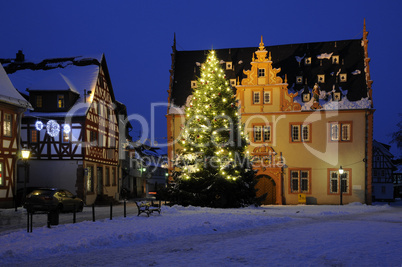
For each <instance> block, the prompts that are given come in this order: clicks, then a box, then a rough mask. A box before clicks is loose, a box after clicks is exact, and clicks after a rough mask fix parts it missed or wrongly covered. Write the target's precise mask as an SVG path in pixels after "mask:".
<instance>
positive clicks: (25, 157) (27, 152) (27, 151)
mask: <svg viewBox="0 0 402 267" xmlns="http://www.w3.org/2000/svg"><path fill="white" fill-rule="evenodd" d="M21 156H22V160H23V162H24V171H25V176H24V191H23V195H22V203H24V202H25V198H26V194H27V178H28V159H29V157H30V156H31V150H30V149H28V148H26V147H24V148H23V149H21Z"/></svg>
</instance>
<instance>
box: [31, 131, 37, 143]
mask: <svg viewBox="0 0 402 267" xmlns="http://www.w3.org/2000/svg"><path fill="white" fill-rule="evenodd" d="M31 142H32V143H37V142H38V131H37V130H31Z"/></svg>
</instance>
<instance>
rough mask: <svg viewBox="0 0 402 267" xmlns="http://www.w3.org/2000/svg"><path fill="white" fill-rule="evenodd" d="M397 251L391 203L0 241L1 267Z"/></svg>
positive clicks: (400, 232) (289, 209)
mask: <svg viewBox="0 0 402 267" xmlns="http://www.w3.org/2000/svg"><path fill="white" fill-rule="evenodd" d="M399 204H400V203H399ZM105 209H106V210H107V208H105ZM10 212H11V211H10ZM84 212H85V210H84ZM0 220H1V218H0ZM401 251H402V206H401V205H398V203H393V204H391V206H389V205H387V204H379V205H373V206H366V205H362V204H358V203H353V204H349V205H344V206H310V205H308V206H303V205H299V206H263V207H248V208H242V209H210V208H199V207H181V206H173V207H167V206H163V207H162V213H161V215H158V214H154V215H151V216H150V217H146V216H145V215H141V216H139V217H137V216H136V214H133V213H131V215H129V216H127V217H126V218H124V217H115V218H113V220H110V219H102V220H97V221H96V222H92V221H91V220H88V221H84V222H80V223H76V224H64V225H58V226H52V228H50V229H49V228H47V227H46V226H43V227H39V228H34V229H33V232H32V233H27V232H26V229H21V230H15V231H12V232H3V233H2V234H0V265H1V266H25V265H27V264H28V263H29V264H30V265H33V266H35V264H38V265H39V264H40V265H41V266H278V265H279V266H283V265H284V266H289V265H290V266H296V265H309V266H327V265H328V266H401V264H402V253H401Z"/></svg>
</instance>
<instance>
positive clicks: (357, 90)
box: [166, 25, 374, 204]
mask: <svg viewBox="0 0 402 267" xmlns="http://www.w3.org/2000/svg"><path fill="white" fill-rule="evenodd" d="M367 35H368V32H367V31H366V27H365V25H364V31H363V38H362V39H353V40H342V41H332V42H318V43H301V44H289V45H278V46H269V47H266V46H265V44H264V42H263V38H262V37H261V41H260V43H259V47H258V48H254V47H253V48H230V49H217V50H215V51H216V55H217V58H218V59H219V60H221V64H222V68H223V69H224V70H225V74H226V77H227V79H228V80H229V83H230V85H231V87H232V89H233V90H234V92H235V93H236V98H237V100H238V103H239V113H240V116H241V120H242V122H243V123H244V125H245V130H246V133H247V134H248V138H249V141H250V144H249V146H248V152H249V153H250V155H251V157H252V159H253V166H254V169H255V170H256V179H257V181H258V183H257V185H256V189H257V196H263V195H265V196H266V198H265V200H264V201H263V203H264V204H297V203H299V200H300V199H306V202H307V203H308V204H339V203H340V202H341V203H350V202H361V203H368V204H369V203H371V195H372V192H371V190H372V185H371V181H372V177H371V175H372V172H371V169H372V133H373V113H374V109H373V99H372V93H371V90H372V81H371V79H370V69H369V61H370V58H369V57H368V53H367V48H368V40H367ZM175 42H176V40H174V45H173V47H172V48H173V53H172V67H171V70H170V73H171V76H170V86H169V90H168V94H169V95H168V102H169V107H168V111H167V116H166V117H167V131H168V140H169V144H170V145H169V147H168V157H169V159H170V162H169V170H170V172H171V171H172V170H173V169H174V166H173V161H174V159H175V158H176V156H177V152H178V151H179V150H180V149H181V147H180V145H179V143H178V142H177V139H178V137H179V136H180V132H181V129H182V127H183V125H184V123H185V113H184V110H185V107H186V105H188V103H189V102H190V101H189V100H190V99H191V95H192V90H193V88H195V87H196V86H197V77H199V75H200V67H201V65H202V64H201V63H202V62H204V61H205V58H206V54H207V53H206V52H207V51H202V50H201V51H178V50H177V49H176V44H175ZM341 167H342V170H343V173H342V174H341V173H340V171H339V170H340V168H341Z"/></svg>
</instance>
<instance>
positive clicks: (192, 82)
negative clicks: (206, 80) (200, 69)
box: [191, 81, 197, 89]
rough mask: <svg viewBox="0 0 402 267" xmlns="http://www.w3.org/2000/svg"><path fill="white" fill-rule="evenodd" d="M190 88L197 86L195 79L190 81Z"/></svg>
mask: <svg viewBox="0 0 402 267" xmlns="http://www.w3.org/2000/svg"><path fill="white" fill-rule="evenodd" d="M191 88H192V89H193V88H197V81H191Z"/></svg>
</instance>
